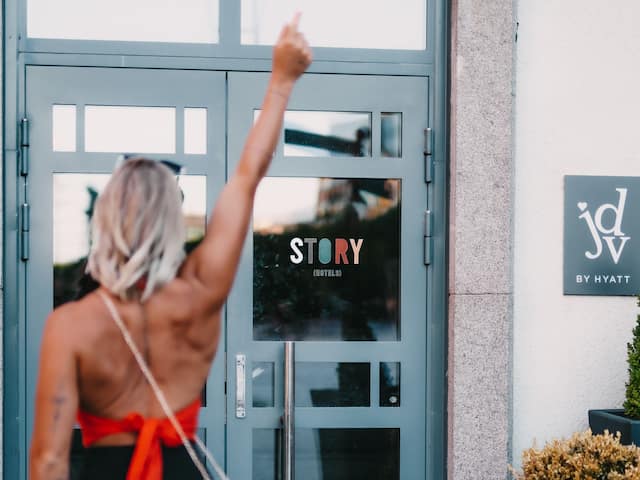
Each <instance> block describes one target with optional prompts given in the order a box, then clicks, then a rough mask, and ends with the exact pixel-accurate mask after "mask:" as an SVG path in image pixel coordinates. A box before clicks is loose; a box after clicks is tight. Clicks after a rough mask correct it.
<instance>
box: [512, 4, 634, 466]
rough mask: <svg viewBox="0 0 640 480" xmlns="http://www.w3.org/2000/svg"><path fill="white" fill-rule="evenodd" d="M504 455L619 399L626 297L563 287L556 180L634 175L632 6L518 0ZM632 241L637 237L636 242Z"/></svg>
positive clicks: (627, 322)
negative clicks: (509, 428) (567, 292)
mask: <svg viewBox="0 0 640 480" xmlns="http://www.w3.org/2000/svg"><path fill="white" fill-rule="evenodd" d="M518 21H519V24H520V25H519V34H518V42H517V63H516V113H515V130H516V135H515V168H516V171H515V219H514V222H515V225H514V231H515V238H514V245H515V248H514V289H515V291H514V347H513V359H514V366H513V376H514V377H513V388H514V391H513V458H514V461H516V462H517V463H519V462H520V458H521V452H522V450H523V449H525V448H528V447H530V446H531V445H532V443H533V441H534V439H536V440H537V444H538V446H541V445H543V444H544V442H545V441H546V440H548V439H551V438H554V437H564V436H568V435H570V434H571V433H572V432H574V431H577V430H584V429H586V428H587V426H588V425H587V410H588V409H590V408H607V407H620V406H621V405H622V402H623V399H624V384H625V381H626V342H627V341H628V340H629V339H630V337H631V329H632V327H633V325H634V322H635V317H636V314H637V313H640V310H639V309H638V308H637V307H636V303H635V299H634V298H632V297H585V296H580V297H570V296H563V294H562V263H563V257H562V255H563V243H562V242H563V202H564V198H563V176H564V175H567V174H580V175H621V176H639V175H640V153H639V152H638V139H639V138H640V132H639V129H640V121H639V117H640V28H638V22H639V21H640V2H638V1H637V0H616V1H615V2H603V1H601V0H562V1H554V0H518ZM639 240H640V239H639Z"/></svg>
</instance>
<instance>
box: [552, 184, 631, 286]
mask: <svg viewBox="0 0 640 480" xmlns="http://www.w3.org/2000/svg"><path fill="white" fill-rule="evenodd" d="M564 195H565V196H564V198H565V201H564V293H565V295H637V294H639V293H640V177H591V176H577V175H575V176H574V175H568V176H565V182H564Z"/></svg>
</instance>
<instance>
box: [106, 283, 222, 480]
mask: <svg viewBox="0 0 640 480" xmlns="http://www.w3.org/2000/svg"><path fill="white" fill-rule="evenodd" d="M98 295H100V297H101V298H102V300H103V301H104V303H105V305H106V306H107V309H108V310H109V313H111V318H113V321H114V322H115V323H116V325H117V326H118V328H119V329H120V332H122V336H123V337H124V341H125V342H126V343H127V345H128V346H129V348H130V349H131V353H133V356H134V357H135V359H136V361H137V362H138V365H139V366H140V370H141V371H142V373H143V375H144V376H145V378H146V379H147V382H149V385H150V386H151V389H152V390H153V393H154V394H155V396H156V398H157V399H158V403H160V406H161V407H162V410H163V411H164V414H165V415H166V416H167V418H168V419H169V421H170V422H171V425H172V426H173V428H174V429H175V430H176V432H177V433H178V436H179V437H180V440H182V444H183V445H184V448H186V450H187V452H188V454H189V457H191V460H192V461H193V463H194V464H195V466H196V468H197V469H198V471H199V472H200V474H201V475H202V478H204V479H205V480H211V477H210V476H209V473H208V472H207V469H206V468H205V467H204V465H203V464H202V462H201V461H200V459H199V458H198V455H196V452H195V450H194V449H193V446H192V445H191V442H189V439H188V438H187V436H186V435H185V433H184V430H183V429H182V426H181V425H180V423H179V422H178V420H177V419H176V416H175V415H174V413H173V412H172V411H171V408H170V407H169V404H168V402H167V399H166V398H165V396H164V393H162V390H161V389H160V386H159V385H158V382H156V379H155V378H154V376H153V374H152V373H151V370H150V369H149V366H148V365H147V362H146V361H145V359H144V357H143V356H142V354H141V353H140V350H138V347H137V346H136V344H135V342H134V341H133V338H131V334H130V333H129V330H128V329H127V327H126V326H125V324H124V322H123V321H122V319H121V318H120V314H119V313H118V311H117V310H116V307H115V305H114V304H113V302H112V301H111V299H110V298H109V297H108V296H107V295H105V294H104V293H103V292H101V291H98ZM195 442H196V445H197V446H198V448H199V449H200V450H201V451H202V453H203V454H204V456H205V457H206V458H207V460H208V461H209V463H211V466H212V467H213V469H214V471H215V472H216V475H218V477H219V478H220V479H221V480H229V479H228V477H227V475H226V474H225V473H224V471H223V470H222V468H220V466H219V465H218V462H216V460H215V459H214V458H213V455H212V454H211V452H209V450H208V449H207V447H206V446H205V445H204V443H203V442H202V440H200V438H199V437H198V436H197V435H195Z"/></svg>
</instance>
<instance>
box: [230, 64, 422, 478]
mask: <svg viewBox="0 0 640 480" xmlns="http://www.w3.org/2000/svg"><path fill="white" fill-rule="evenodd" d="M266 81H267V77H266V76H265V75H260V74H241V73H233V74H230V82H229V92H230V93H229V102H230V104H233V105H234V108H232V109H230V110H229V137H228V138H229V145H228V148H229V160H228V161H229V168H230V170H233V168H234V165H235V162H237V159H238V157H239V155H240V151H241V148H242V144H243V141H244V138H245V136H246V133H247V131H248V129H249V128H250V126H251V124H252V123H253V121H254V118H255V115H256V114H255V111H256V109H258V108H259V107H260V101H261V95H262V92H263V91H264V88H265V85H266ZM427 105H428V102H427V79H425V78H406V77H405V78H388V77H355V76H354V77H351V76H340V75H331V76H321V75H309V74H308V75H305V76H304V77H303V79H302V80H301V82H300V83H299V84H298V85H297V86H296V90H295V92H294V95H293V98H292V100H291V103H290V105H289V108H290V110H289V111H288V112H287V115H286V116H285V124H284V127H283V132H282V136H281V141H280V143H279V146H278V148H277V151H276V155H275V157H274V161H273V164H272V166H271V168H270V170H269V172H268V176H267V177H266V178H265V179H264V180H263V181H262V182H261V184H260V186H259V188H258V192H257V195H256V201H255V204H254V212H253V224H252V230H251V232H252V234H251V235H249V236H248V237H247V240H246V243H245V248H244V251H243V256H242V259H241V265H240V269H239V272H238V277H237V279H236V283H235V285H234V289H233V291H232V294H231V296H230V299H229V302H228V310H227V312H228V332H227V351H228V355H230V356H231V358H235V356H236V355H241V356H244V357H242V358H243V359H244V358H246V362H247V365H251V366H252V367H251V368H250V369H249V372H251V373H250V374H251V379H243V378H239V375H243V374H242V372H241V371H240V370H236V368H235V367H234V365H235V362H229V363H228V365H229V367H228V370H227V377H228V381H229V382H231V387H230V388H229V391H231V392H235V391H236V389H235V385H236V384H237V382H238V381H240V382H241V384H242V381H243V380H244V384H245V385H246V388H247V392H246V397H247V398H252V399H253V401H252V402H249V403H248V404H247V408H246V411H243V414H242V415H231V416H230V417H229V418H228V422H229V423H228V445H229V450H228V452H229V457H228V465H229V468H230V475H231V476H232V477H236V478H252V479H264V480H276V479H278V478H280V475H281V474H282V473H281V472H282V466H283V462H284V459H283V452H284V450H285V449H284V440H283V434H282V423H281V416H282V415H283V404H284V401H283V392H284V381H285V379H284V378H285V375H284V370H283V350H284V347H283V342H284V341H295V342H296V348H295V351H296V353H295V355H296V359H295V375H294V376H293V382H294V383H295V385H294V391H295V453H294V455H293V459H294V464H295V474H296V476H297V478H305V479H327V480H328V479H332V480H333V479H342V478H344V479H347V478H348V479H350V480H354V479H355V480H358V479H363V480H364V479H378V478H379V479H385V480H387V479H389V480H393V479H402V480H408V479H413V478H420V475H423V472H424V469H425V463H424V462H425V460H424V459H425V451H426V450H425V448H426V443H425V432H426V429H425V424H426V418H425V411H424V404H425V392H426V389H425V378H426V365H425V363H426V355H425V348H424V345H425V339H426V337H425V335H426V329H425V324H426V300H425V298H426V268H425V266H424V265H423V263H422V261H416V259H421V258H422V255H423V253H422V248H423V234H424V231H423V227H422V224H421V221H422V217H423V214H424V210H425V209H426V206H427V186H426V184H425V183H424V181H423V178H424V170H423V168H424V166H423V165H424V164H423V152H422V145H423V140H424V138H423V129H424V128H426V126H427ZM354 132H355V133H354ZM400 372H402V376H401V375H400ZM401 392H402V401H401V397H400V393H401ZM236 400H237V399H236V396H235V395H234V394H233V393H232V395H230V396H229V397H228V398H227V402H228V403H227V411H229V412H236V407H237V405H236ZM248 445H250V446H251V447H250V448H251V452H252V453H251V462H247V461H245V460H243V459H245V458H246V457H245V455H246V448H247V446H248Z"/></svg>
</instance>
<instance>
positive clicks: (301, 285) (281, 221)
mask: <svg viewBox="0 0 640 480" xmlns="http://www.w3.org/2000/svg"><path fill="white" fill-rule="evenodd" d="M400 188H401V184H400V180H398V179H363V178H352V179H341V178H277V177H269V178H266V179H264V180H263V182H262V183H261V185H260V188H259V191H258V194H257V197H256V202H255V205H256V206H255V208H254V234H253V241H254V245H253V248H254V272H253V273H254V279H253V290H254V297H253V298H254V303H253V320H254V323H253V330H254V339H256V340H359V341H376V340H377V341H391V340H398V339H399V337H400V325H399V303H398V299H399V278H400V272H399V258H400Z"/></svg>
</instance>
